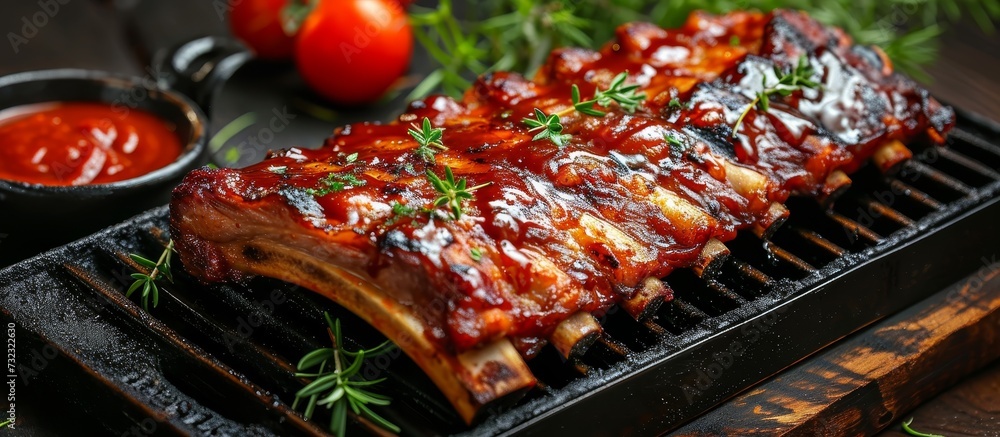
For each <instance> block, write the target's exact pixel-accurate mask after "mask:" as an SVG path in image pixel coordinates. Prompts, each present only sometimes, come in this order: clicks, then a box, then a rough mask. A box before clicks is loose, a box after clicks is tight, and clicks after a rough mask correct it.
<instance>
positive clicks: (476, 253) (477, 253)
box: [469, 247, 483, 262]
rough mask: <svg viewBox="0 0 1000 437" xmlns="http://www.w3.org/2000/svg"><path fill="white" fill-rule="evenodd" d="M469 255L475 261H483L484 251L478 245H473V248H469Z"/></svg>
mask: <svg viewBox="0 0 1000 437" xmlns="http://www.w3.org/2000/svg"><path fill="white" fill-rule="evenodd" d="M469 256H470V257H471V258H472V260H473V261H475V262H479V261H482V259H483V251H482V250H479V248H478V247H473V248H472V249H469Z"/></svg>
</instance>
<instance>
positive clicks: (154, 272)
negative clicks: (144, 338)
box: [125, 240, 174, 311]
mask: <svg viewBox="0 0 1000 437" xmlns="http://www.w3.org/2000/svg"><path fill="white" fill-rule="evenodd" d="M173 252H174V240H170V241H169V242H168V243H167V247H166V248H164V249H163V252H162V253H160V258H159V259H158V260H156V261H155V262H154V261H152V260H150V259H148V258H145V257H143V256H141V255H138V254H134V253H130V254H129V255H128V256H129V258H132V260H133V261H135V262H136V264H139V265H140V266H143V267H145V268H148V269H150V270H149V273H141V272H140V273H133V274H132V279H135V282H133V283H132V286H130V287H129V288H128V291H126V292H125V297H132V293H135V291H136V290H139V289H140V288H141V289H142V309H144V310H146V311H149V300H150V298H152V299H153V308H156V306H157V305H159V304H160V288H159V286H157V285H156V281H157V280H159V279H160V278H166V279H167V281H170V282H171V283H172V282H174V276H173V274H172V273H170V257H171V256H172V255H173Z"/></svg>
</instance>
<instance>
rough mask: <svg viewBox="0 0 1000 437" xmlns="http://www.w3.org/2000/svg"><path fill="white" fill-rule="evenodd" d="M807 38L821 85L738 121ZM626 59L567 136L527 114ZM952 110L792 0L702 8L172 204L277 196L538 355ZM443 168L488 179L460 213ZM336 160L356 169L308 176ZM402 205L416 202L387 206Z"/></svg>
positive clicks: (443, 327) (478, 336) (464, 337)
mask: <svg viewBox="0 0 1000 437" xmlns="http://www.w3.org/2000/svg"><path fill="white" fill-rule="evenodd" d="M803 55H805V56H807V58H808V60H809V62H810V63H811V64H812V65H813V66H814V68H815V70H816V71H817V77H816V79H817V80H818V81H821V82H822V83H823V84H824V86H823V87H822V88H821V89H818V90H808V91H806V92H796V93H794V94H793V95H791V96H789V97H787V98H781V99H777V100H776V101H774V102H772V104H771V108H770V110H769V111H767V112H763V111H759V110H757V109H756V108H754V109H751V111H750V113H749V115H748V116H747V117H746V119H745V120H744V122H743V124H742V126H741V128H740V130H739V131H738V132H737V133H736V134H735V135H734V133H733V131H732V126H733V125H734V122H735V120H736V118H737V117H738V116H739V114H740V113H741V112H742V111H743V110H744V109H745V108H746V107H747V106H748V105H749V104H750V101H751V100H752V99H753V96H754V95H755V93H756V92H758V91H760V88H761V87H762V83H761V81H762V80H761V78H762V76H763V75H767V74H772V75H773V74H775V73H774V70H775V68H777V69H778V71H782V70H783V69H787V68H790V67H791V66H793V65H794V63H795V62H797V61H798V59H799V57H800V56H803ZM622 71H627V72H628V73H629V79H628V83H634V84H639V85H640V86H641V92H643V93H645V94H646V96H647V99H646V101H645V102H644V104H643V105H642V106H641V107H640V108H639V109H638V110H637V111H636V112H635V113H627V112H624V111H622V110H621V109H620V108H618V107H617V106H614V105H612V106H611V107H608V108H602V109H604V110H607V111H608V114H607V115H606V116H604V117H591V116H584V115H581V114H577V113H574V114H571V115H568V116H564V117H562V124H563V126H564V131H563V133H566V134H570V135H571V136H572V139H571V141H570V142H569V144H568V145H566V146H565V147H557V146H556V145H554V144H552V143H551V142H549V141H547V140H533V139H532V137H533V135H534V133H533V132H529V131H528V129H527V128H526V127H525V125H524V124H523V123H522V121H521V120H522V118H525V117H530V116H532V111H533V110H534V108H539V109H541V110H543V111H545V112H546V113H554V112H557V111H560V110H562V109H565V108H567V107H569V106H570V105H571V101H570V89H571V85H572V84H577V85H578V86H579V87H580V91H581V95H583V96H584V98H587V97H588V96H591V95H593V93H594V90H595V89H596V88H598V87H600V88H602V89H604V88H606V87H607V85H608V83H609V82H610V81H611V79H612V78H613V77H614V76H615V75H616V74H618V73H620V72H622ZM834 71H835V72H836V74H833V73H832V72H834ZM424 117H427V118H429V119H430V120H431V122H432V124H433V125H434V126H435V127H441V128H444V136H443V143H444V144H445V145H446V146H447V147H448V150H446V151H442V152H440V153H438V154H437V157H436V160H435V161H436V162H434V163H428V162H425V161H424V160H423V159H421V158H420V157H418V156H417V155H416V154H414V150H415V148H416V147H417V144H416V143H415V141H414V140H413V139H412V138H411V137H410V136H409V135H408V134H407V129H409V128H410V127H411V124H413V125H417V126H419V124H420V122H421V120H422V119H423V118H424ZM953 118H954V116H953V114H952V113H951V111H950V109H948V108H944V107H942V106H941V105H940V104H938V103H937V102H936V101H934V100H933V99H931V98H930V97H929V96H928V95H927V93H926V91H925V90H922V89H920V88H919V87H917V86H916V85H915V84H913V83H912V82H911V81H909V80H907V79H904V78H901V77H899V76H898V75H895V74H892V71H891V66H887V65H885V64H884V60H883V59H881V58H879V57H878V56H877V53H874V54H873V52H872V50H871V49H867V48H858V47H854V46H852V45H851V43H850V40H848V39H846V37H845V36H843V34H842V33H841V32H840V31H838V30H834V29H828V28H824V27H822V26H820V25H818V24H817V23H816V22H814V21H812V20H811V19H809V18H808V17H806V16H804V15H801V14H799V13H797V12H789V11H776V12H774V13H773V14H769V15H762V14H755V13H733V14H729V15H725V16H719V17H715V16H709V15H704V14H697V13H696V14H693V15H692V16H691V17H690V18H689V20H688V22H687V23H686V24H685V26H683V27H682V28H680V29H677V30H664V29H660V28H658V27H656V26H652V25H649V24H643V23H634V24H629V25H624V26H622V27H621V28H620V29H619V31H618V35H617V39H616V40H615V41H612V42H610V43H609V44H607V45H606V46H605V47H604V48H603V49H601V50H600V51H591V50H585V49H578V48H565V49H559V50H556V51H555V52H553V53H552V54H551V55H550V57H549V61H548V63H547V64H546V65H545V66H544V67H543V68H542V70H541V71H540V72H539V73H538V75H537V77H535V78H534V79H533V80H528V79H526V78H523V77H521V76H519V75H517V74H513V73H502V72H500V73H492V74H488V75H486V76H483V77H481V78H480V79H479V80H478V81H477V82H476V83H475V85H474V86H473V87H472V89H470V90H469V91H468V92H467V93H466V94H465V96H464V98H463V99H462V100H461V101H456V100H453V99H451V98H448V97H441V96H432V97H429V98H427V99H424V100H420V101H416V102H413V103H412V104H411V107H410V108H409V109H408V110H407V111H406V112H405V113H403V114H401V115H400V116H399V117H398V119H397V120H396V122H394V123H390V124H384V125H383V124H378V123H357V124H352V125H349V126H345V127H342V128H339V129H337V130H336V131H335V132H334V134H333V136H331V137H330V138H329V139H328V140H327V141H326V143H325V144H324V145H323V147H322V148H320V149H316V150H307V149H296V148H293V149H286V150H281V151H276V152H272V153H271V154H270V155H269V156H268V158H267V159H265V160H264V161H263V162H261V163H259V164H256V165H252V166H250V167H247V168H244V169H240V170H232V169H220V170H209V169H202V170H197V171H195V172H193V173H192V174H191V175H189V177H188V179H187V180H186V181H185V183H184V184H183V185H182V186H181V187H180V188H178V190H177V191H176V192H175V202H177V200H178V199H179V198H183V197H185V196H203V195H206V194H205V193H211V194H210V196H214V197H213V198H216V199H219V200H218V201H220V202H235V203H237V204H240V205H243V207H244V208H247V209H256V208H260V209H265V208H270V207H271V206H273V205H275V204H279V205H284V207H287V208H289V209H290V211H292V216H293V217H295V219H296V220H298V224H299V226H302V227H303V229H307V230H309V232H312V233H314V234H316V235H322V236H323V238H324V239H325V240H326V241H328V242H329V244H330V245H331V247H332V248H334V249H332V250H338V251H340V250H348V251H350V252H351V253H356V254H357V257H356V258H357V259H360V260H362V261H360V262H359V263H358V264H357V265H356V266H347V267H353V268H355V269H356V270H357V273H358V274H359V275H361V276H362V277H368V278H371V279H372V280H373V282H375V283H376V284H379V283H387V281H385V280H383V279H384V278H383V276H381V275H384V274H386V272H389V271H393V272H397V271H399V269H396V270H391V269H389V267H390V266H398V265H404V266H407V267H406V269H403V270H405V271H410V272H417V273H415V274H414V277H417V278H419V279H418V280H417V281H416V283H415V284H414V285H413V286H412V288H411V289H407V290H400V289H386V292H387V293H389V294H390V295H392V296H393V298H395V299H398V300H399V301H401V302H403V303H404V304H407V305H411V306H413V307H415V308H417V309H418V311H419V312H421V314H422V315H423V317H424V318H425V322H426V326H427V327H428V329H427V330H426V335H428V336H429V337H432V338H433V339H435V340H436V341H439V342H440V343H441V344H442V345H443V346H444V347H446V348H450V349H452V350H465V349H468V348H470V347H473V346H475V345H477V344H480V343H483V342H487V341H491V340H493V339H497V338H500V337H510V338H512V339H513V340H514V342H515V344H516V345H518V346H519V347H520V348H521V350H522V353H524V354H525V355H529V356H530V355H531V354H533V353H534V352H535V351H537V350H538V348H539V347H540V344H542V343H543V341H539V339H544V338H546V337H547V336H548V335H549V334H550V333H551V332H552V330H553V329H554V328H555V326H556V325H557V324H558V323H559V322H560V321H562V320H564V319H565V318H566V317H568V316H570V315H572V314H573V313H575V312H578V311H588V312H592V313H597V314H600V313H601V312H602V311H605V310H606V309H608V308H609V307H610V306H611V305H613V304H614V303H615V302H618V301H621V300H623V299H629V298H631V297H632V295H633V294H634V293H635V291H636V287H637V286H638V285H639V284H641V283H642V281H643V280H644V279H646V278H649V277H657V278H660V277H664V276H666V275H668V274H669V273H670V272H671V271H672V270H673V269H676V268H687V267H690V266H691V265H692V264H693V263H694V262H695V261H696V260H697V258H698V255H699V253H700V252H701V249H702V248H703V247H704V245H705V243H706V242H707V241H708V240H709V239H711V238H717V239H719V240H722V241H727V240H730V239H732V238H734V237H735V235H736V232H737V231H738V230H740V229H746V228H749V227H752V226H755V225H762V226H765V227H766V226H768V225H769V220H770V218H769V216H768V211H769V207H770V206H771V205H772V204H774V203H781V202H784V201H785V200H786V199H787V198H788V196H790V195H792V194H800V195H810V196H814V195H818V194H821V192H822V189H823V183H824V180H825V179H826V177H827V176H828V175H830V173H831V172H832V171H834V170H836V169H846V170H848V171H849V170H851V169H853V168H855V167H856V166H858V165H860V164H861V163H863V162H864V161H865V160H866V159H867V158H868V156H870V155H871V153H872V150H873V149H874V148H875V147H876V146H878V145H879V144H882V143H883V142H885V141H887V140H890V139H901V140H905V141H911V140H915V139H918V138H924V137H927V136H929V137H930V139H932V140H940V138H941V137H942V135H943V134H944V133H945V132H946V131H947V130H948V129H949V128H950V127H951V125H952V123H953ZM666 137H672V138H674V139H676V140H678V141H675V142H673V144H672V143H671V142H670V141H667V140H666ZM677 142H679V143H680V146H678V144H677ZM355 153H356V154H357V158H356V159H353V156H352V154H355ZM445 166H449V167H451V168H452V169H453V171H454V173H455V176H456V178H459V179H461V178H465V179H467V180H468V186H474V185H478V184H483V183H490V185H489V186H487V187H485V188H482V189H479V190H478V191H476V192H475V193H474V195H475V198H474V199H473V200H471V201H469V202H467V204H466V207H465V213H464V215H463V217H462V218H461V219H460V220H453V219H449V218H448V217H447V211H446V210H445V209H444V208H438V209H435V211H434V212H433V213H426V212H420V211H421V210H423V209H425V208H428V207H430V206H431V204H432V202H433V200H434V199H435V198H436V197H437V193H436V192H435V190H434V188H433V187H432V186H431V185H430V184H429V183H428V181H427V178H426V176H425V172H427V171H433V172H435V173H436V174H437V175H439V176H442V177H443V174H444V171H443V170H444V167H445ZM330 174H335V175H341V176H342V175H346V174H350V175H353V177H355V178H357V179H358V180H360V181H363V185H362V184H360V183H359V184H345V185H344V187H343V189H342V190H340V191H335V192H331V193H328V194H325V195H321V196H313V195H309V194H306V193H305V189H308V188H323V187H324V186H326V185H325V183H324V182H323V180H324V178H327V177H328V175H330ZM738 174H743V176H741V177H739V178H737V176H736V175H738ZM341 176H335V178H337V179H336V180H338V181H341V180H343V179H342V178H341ZM734 181H736V182H734ZM737 182H739V183H737ZM213 202H214V201H213ZM404 207H405V208H404ZM394 209H396V210H397V211H395V212H394ZM407 209H409V210H413V211H416V212H415V213H412V214H398V212H399V211H400V210H407ZM175 220H177V218H176V217H175ZM178 244H179V246H178V247H179V248H180V250H181V254H182V259H183V255H184V254H185V253H189V254H191V256H192V257H193V256H194V254H195V253H197V254H201V255H199V256H205V255H204V254H211V251H210V250H203V247H201V246H202V245H204V244H209V243H205V242H203V241H200V240H196V239H194V238H192V239H190V240H186V239H185V238H184V235H181V236H180V240H179V243H178ZM476 254H479V255H481V256H477V255H476ZM213 261H217V260H208V261H207V262H205V261H203V260H199V259H191V260H186V262H185V265H189V266H191V265H193V266H194V270H196V274H199V275H200V276H202V277H203V278H205V279H209V280H221V279H226V278H231V277H234V276H238V275H234V273H233V272H229V271H225V269H226V267H225V266H221V265H219V263H218V262H213ZM205 266H208V267H205ZM380 278H382V279H380Z"/></svg>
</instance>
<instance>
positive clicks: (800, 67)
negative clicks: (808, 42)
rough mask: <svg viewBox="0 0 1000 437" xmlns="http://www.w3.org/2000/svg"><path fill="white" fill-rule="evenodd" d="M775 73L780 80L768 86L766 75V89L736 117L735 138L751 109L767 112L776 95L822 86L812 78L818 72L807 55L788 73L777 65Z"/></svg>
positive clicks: (800, 58)
mask: <svg viewBox="0 0 1000 437" xmlns="http://www.w3.org/2000/svg"><path fill="white" fill-rule="evenodd" d="M774 74H775V75H776V76H777V77H778V82H776V83H775V84H774V85H770V86H768V84H767V77H768V76H766V75H765V76H764V78H763V79H761V83H762V85H763V87H764V89H763V90H761V91H759V92H758V93H757V95H756V96H755V97H754V99H753V100H752V101H751V102H750V104H749V105H747V107H746V108H744V109H743V113H741V114H740V118H738V119H736V124H734V125H733V137H734V138H735V137H736V135H737V133H738V132H739V130H740V125H742V124H743V119H744V118H746V116H747V114H749V113H750V110H751V109H753V108H757V109H759V110H761V111H764V112H767V111H768V110H769V109H770V107H771V99H773V98H775V97H778V96H780V97H788V96H789V95H791V94H792V93H793V92H795V91H800V90H803V89H807V88H809V89H818V88H820V87H821V85H820V84H819V83H818V82H815V81H814V80H813V79H812V77H813V76H814V75H815V74H816V72H815V70H813V68H812V65H810V64H809V60H808V59H806V57H805V55H803V56H800V57H799V62H798V63H797V64H796V65H795V67H794V68H792V69H791V70H790V71H788V72H787V73H783V72H781V70H780V69H778V67H777V66H775V67H774Z"/></svg>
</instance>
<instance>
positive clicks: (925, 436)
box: [903, 417, 944, 437]
mask: <svg viewBox="0 0 1000 437" xmlns="http://www.w3.org/2000/svg"><path fill="white" fill-rule="evenodd" d="M911 423H913V418H912V417H911V418H909V419H908V420H905V421H903V431H906V433H907V434H909V435H913V436H917V437H944V436H942V435H939V434H928V433H923V432H919V431H915V430H914V429H913V428H910V424H911Z"/></svg>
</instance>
